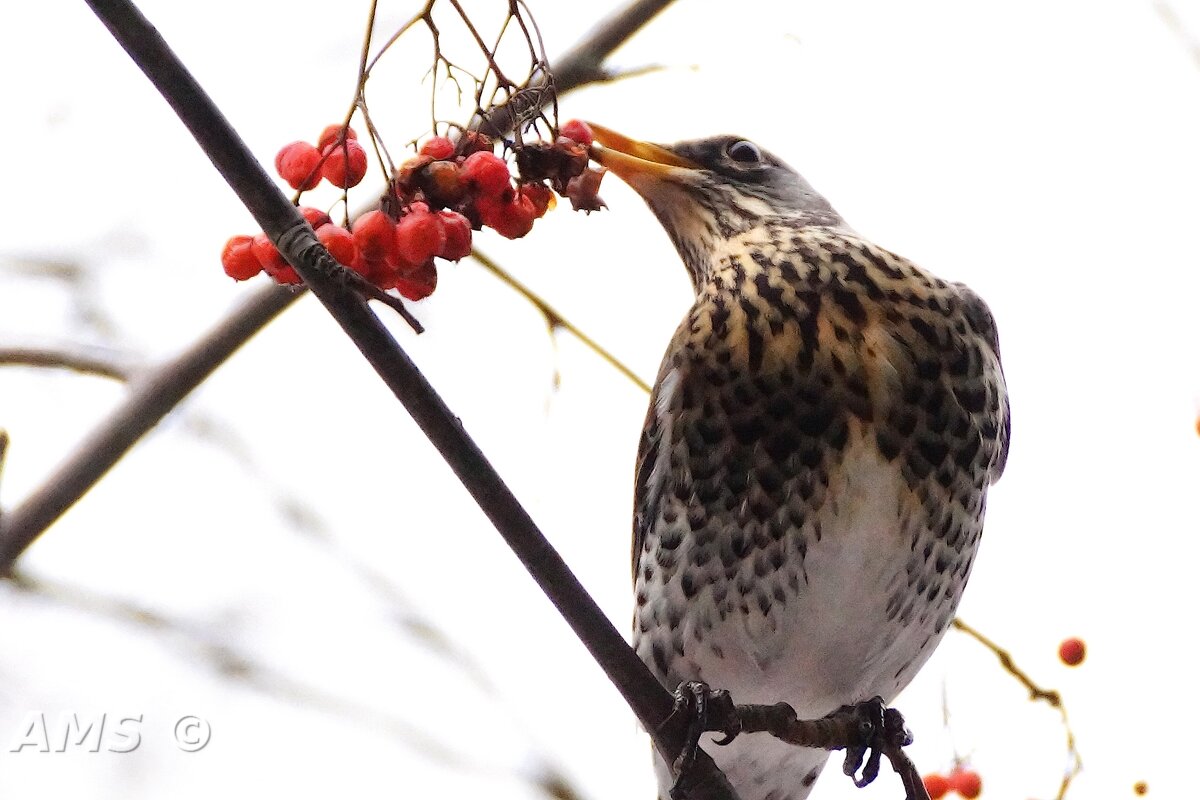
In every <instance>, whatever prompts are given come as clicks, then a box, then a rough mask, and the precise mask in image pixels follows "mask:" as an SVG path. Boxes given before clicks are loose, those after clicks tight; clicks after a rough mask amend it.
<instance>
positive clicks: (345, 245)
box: [317, 222, 358, 267]
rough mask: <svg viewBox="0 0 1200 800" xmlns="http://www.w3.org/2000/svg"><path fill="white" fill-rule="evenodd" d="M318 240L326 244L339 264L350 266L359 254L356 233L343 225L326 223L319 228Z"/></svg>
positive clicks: (326, 247)
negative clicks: (355, 240)
mask: <svg viewBox="0 0 1200 800" xmlns="http://www.w3.org/2000/svg"><path fill="white" fill-rule="evenodd" d="M317 241H319V242H320V243H321V244H323V245H325V249H326V250H328V251H329V254H330V255H331V256H333V257H334V258H336V259H337V262H338V263H339V264H343V265H345V266H347V267H348V266H350V265H352V264H353V263H354V259H355V257H356V256H358V246H357V245H356V244H355V243H354V234H352V233H350V231H348V230H346V229H345V228H343V227H342V226H341V225H334V224H333V223H331V222H330V223H326V224H325V225H322V226H321V227H319V228H317Z"/></svg>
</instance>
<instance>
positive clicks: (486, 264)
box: [471, 248, 650, 393]
mask: <svg viewBox="0 0 1200 800" xmlns="http://www.w3.org/2000/svg"><path fill="white" fill-rule="evenodd" d="M471 257H472V258H473V259H475V260H476V261H478V262H479V263H480V264H481V265H482V266H483V268H484V269H486V270H487V271H488V272H491V273H492V274H493V275H495V276H496V277H497V278H499V279H500V280H501V281H503V282H504V283H505V284H507V285H508V286H510V287H512V289H513V290H514V291H515V292H516V293H517V294H519V295H521V296H522V297H524V298H525V300H526V301H528V302H529V303H530V304H531V305H532V306H533V307H534V308H536V309H537V310H538V311H540V312H541V313H542V316H544V317H545V318H546V323H547V324H548V325H549V326H550V328H551V329H554V328H562V329H563V330H566V331H568V332H570V333H571V334H572V335H574V337H575V338H576V339H578V340H579V341H581V342H583V344H584V345H585V346H586V347H587V348H588V349H589V350H591V351H592V352H594V353H595V354H596V355H598V356H600V358H602V359H604V361H605V362H607V363H608V364H609V365H610V366H611V367H612V368H613V369H615V370H616V371H617V372H619V373H621V374H622V375H624V376H625V377H626V378H628V379H629V380H630V381H631V382H632V383H633V384H634V385H635V386H637V387H638V388H639V389H641V390H642V391H643V392H647V393H649V391H650V385H649V384H647V383H646V382H645V381H644V380H642V379H641V378H639V377H638V375H637V373H636V372H634V371H633V370H631V369H630V368H629V367H627V366H626V365H625V364H624V363H623V362H622V361H621V360H620V359H618V358H617V357H616V356H614V355H613V354H612V353H610V352H608V351H607V350H605V349H604V347H602V346H601V345H600V343H599V342H597V341H596V340H595V339H593V338H592V337H590V336H588V335H587V334H586V333H584V332H583V331H582V330H580V329H579V328H578V327H577V326H576V325H575V324H574V323H573V322H571V321H570V320H568V319H567V318H566V317H564V316H563V315H562V314H560V313H559V312H558V311H557V310H555V309H554V308H553V307H552V306H551V305H550V304H549V303H547V302H546V301H545V300H543V299H542V297H541V296H540V295H539V294H537V293H536V292H534V291H533V290H532V289H530V288H529V287H528V286H526V285H525V284H523V283H521V282H520V281H519V280H517V279H516V278H514V277H513V275H512V273H510V272H508V271H507V270H506V269H504V268H503V267H501V266H500V265H499V264H497V263H496V262H495V261H493V260H492V259H491V258H490V257H488V256H487V255H486V254H485V253H483V252H481V251H480V250H479V248H475V249H473V250H472V251H471Z"/></svg>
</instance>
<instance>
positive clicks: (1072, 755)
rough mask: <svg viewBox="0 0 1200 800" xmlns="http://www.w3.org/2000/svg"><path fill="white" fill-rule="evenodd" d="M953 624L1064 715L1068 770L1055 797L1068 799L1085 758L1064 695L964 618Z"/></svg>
mask: <svg viewBox="0 0 1200 800" xmlns="http://www.w3.org/2000/svg"><path fill="white" fill-rule="evenodd" d="M952 624H953V625H954V627H955V628H956V629H958V630H960V631H962V632H963V633H965V634H967V635H968V636H970V637H971V638H972V639H974V640H975V641H977V642H979V643H980V644H981V645H983V646H984V647H986V648H987V649H988V650H990V651H991V652H992V654H993V655H995V656H996V658H997V659H999V660H1000V666H1001V667H1003V668H1004V671H1005V672H1007V673H1008V674H1009V675H1012V676H1013V677H1014V678H1016V679H1017V680H1018V681H1019V682H1020V683H1021V685H1022V686H1024V687H1025V688H1026V689H1028V690H1029V699H1030V700H1033V701H1038V700H1041V701H1042V702H1045V703H1047V704H1048V705H1050V706H1052V707H1053V708H1056V709H1058V713H1059V714H1060V715H1061V716H1062V724H1063V730H1064V731H1066V737H1067V768H1066V770H1064V772H1063V779H1062V783H1061V784H1060V785H1059V787H1058V794H1057V795H1055V800H1064V798H1065V797H1066V796H1067V789H1068V788H1069V787H1070V786H1071V781H1072V780H1073V779H1074V778H1075V776H1076V775H1078V774H1079V773H1080V772H1082V771H1083V758H1082V757H1081V756H1080V755H1079V750H1078V749H1077V748H1076V746H1075V731H1074V730H1073V729H1072V728H1071V721H1070V719H1068V718H1067V707H1066V705H1065V704H1064V703H1063V701H1062V696H1061V695H1060V694H1059V693H1058V692H1056V691H1055V690H1053V689H1043V688H1042V687H1041V686H1038V685H1037V684H1036V683H1034V681H1033V679H1032V678H1030V677H1029V675H1027V674H1026V673H1025V671H1024V670H1022V669H1021V668H1020V667H1018V666H1017V662H1016V661H1015V660H1014V659H1013V657H1012V654H1011V653H1009V652H1008V651H1007V650H1005V649H1004V648H1003V647H1001V646H1000V645H998V644H996V643H995V642H994V641H992V640H991V639H989V638H988V637H986V636H984V635H983V634H982V633H980V632H979V631H978V630H976V629H975V628H973V627H971V626H970V625H968V624H967V623H965V622H963V621H962V619H960V618H958V617H955V618H954V620H953V622H952Z"/></svg>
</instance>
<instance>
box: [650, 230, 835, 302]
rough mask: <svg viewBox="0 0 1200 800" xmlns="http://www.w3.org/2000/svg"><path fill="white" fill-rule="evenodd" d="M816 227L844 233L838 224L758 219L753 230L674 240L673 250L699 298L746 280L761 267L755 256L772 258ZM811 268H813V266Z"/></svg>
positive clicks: (804, 266) (798, 266)
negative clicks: (749, 271)
mask: <svg viewBox="0 0 1200 800" xmlns="http://www.w3.org/2000/svg"><path fill="white" fill-rule="evenodd" d="M819 228H821V229H828V228H833V229H837V230H844V228H843V227H842V226H840V225H833V226H830V225H824V224H816V225H812V224H807V223H806V222H805V221H804V220H800V219H797V218H795V217H773V218H766V219H762V220H759V222H758V224H757V225H754V226H753V227H748V228H746V229H744V230H741V231H737V232H728V234H729V235H726V236H712V235H711V233H712V231H711V230H709V231H705V232H706V233H709V234H710V235H709V236H708V237H706V238H704V239H701V238H684V237H681V238H679V239H675V247H676V249H677V250H678V252H679V255H680V257H681V258H682V259H683V263H684V265H685V266H686V267H687V270H688V274H689V277H691V279H692V288H693V289H694V290H695V292H696V295H697V296H699V295H702V294H705V293H707V292H712V291H714V290H715V291H722V292H723V291H728V290H729V288H730V287H733V286H737V285H738V284H739V283H741V282H742V281H744V280H745V279H746V269H747V268H749V269H751V270H757V269H759V268H760V266H761V265H756V264H754V263H753V262H754V260H755V258H756V255H757V256H758V257H759V258H767V257H771V258H773V257H774V254H775V253H776V252H777V251H778V250H780V249H781V247H786V246H787V244H788V243H789V242H791V241H792V240H793V239H794V238H795V237H797V236H801V235H803V233H804V232H805V231H809V230H815V229H819ZM672 238H675V237H672ZM806 266H810V265H806V264H805V263H803V262H801V263H799V264H797V265H796V267H797V268H798V269H799V270H800V271H804V270H805V268H806ZM811 266H812V267H813V268H815V267H816V265H815V264H814V265H811ZM801 277H803V276H801Z"/></svg>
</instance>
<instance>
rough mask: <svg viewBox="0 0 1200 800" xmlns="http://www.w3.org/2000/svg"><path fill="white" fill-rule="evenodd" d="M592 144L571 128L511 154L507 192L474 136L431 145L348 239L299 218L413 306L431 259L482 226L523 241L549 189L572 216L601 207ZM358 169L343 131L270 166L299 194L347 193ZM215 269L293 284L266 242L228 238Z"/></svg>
mask: <svg viewBox="0 0 1200 800" xmlns="http://www.w3.org/2000/svg"><path fill="white" fill-rule="evenodd" d="M591 141H592V135H591V131H590V130H589V129H588V128H587V125H586V124H584V123H582V122H574V121H573V122H569V123H567V124H566V125H564V126H563V128H562V131H561V134H560V136H559V137H558V138H557V139H556V140H555V141H554V142H534V143H518V144H517V145H514V152H515V154H516V162H517V167H518V172H519V178H518V179H517V180H516V181H515V183H514V179H513V176H512V173H511V172H510V171H509V168H508V163H507V162H506V161H505V160H504V159H503V158H501V157H499V156H497V155H496V154H495V152H494V147H495V142H494V141H493V140H492V139H491V138H489V137H487V136H484V135H483V134H480V133H477V132H473V131H468V132H464V133H463V134H462V136H460V137H459V139H458V141H457V142H454V141H451V140H450V139H449V138H447V137H444V136H434V137H432V138H430V139H428V140H426V141H425V142H424V143H423V144H422V145H421V147H420V150H419V151H418V153H417V155H416V156H415V157H413V158H411V159H409V160H408V161H406V162H404V163H403V164H402V165H401V166H400V167H399V168H398V169H397V170H396V174H395V176H394V177H393V179H392V181H391V182H390V183H389V185H388V188H387V191H386V192H385V194H384V196H383V198H382V199H381V200H380V204H379V209H378V210H375V211H369V212H367V213H366V214H363V215H362V216H361V217H359V218H358V219H357V220H355V222H354V224H353V226H352V227H351V228H350V229H349V230H347V229H346V228H343V227H341V226H338V225H334V224H333V223H332V222H331V221H330V219H329V216H328V215H327V214H325V213H324V212H322V211H318V210H316V209H311V208H301V209H300V211H301V213H303V214H304V216H305V218H306V219H307V220H308V222H309V224H311V225H312V227H313V229H314V230H315V231H316V234H317V238H318V239H319V240H320V241H321V243H322V244H324V245H325V247H326V248H327V249H328V250H329V252H330V254H332V255H333V257H334V258H336V259H337V260H338V262H339V263H341V264H344V265H345V266H347V267H349V268H350V269H353V270H354V271H356V272H358V273H359V274H361V275H362V276H363V277H365V278H366V279H367V280H368V281H370V282H371V283H373V284H375V285H376V286H378V287H379V288H381V289H385V290H386V289H397V290H399V292H400V294H402V295H403V296H405V297H407V298H408V299H410V300H420V299H421V298H423V297H427V296H429V294H430V293H432V292H433V290H434V288H436V286H437V266H436V264H435V261H434V259H435V258H442V259H445V260H447V261H458V260H460V259H462V258H464V257H466V256H467V255H469V254H470V252H471V235H472V231H473V230H480V229H481V228H482V227H483V226H487V227H489V228H492V229H493V230H495V231H496V232H498V233H499V234H500V235H502V236H505V237H507V238H509V239H518V238H520V237H522V236H525V235H526V234H527V233H529V231H530V230H531V229H532V228H533V223H534V220H536V219H538V218H540V217H541V216H542V215H544V214H545V213H546V211H547V210H548V209H549V208H551V207H552V206H553V203H554V196H553V194H552V192H551V189H553V190H554V191H557V192H558V193H559V194H561V195H563V196H564V197H567V198H569V199H570V200H571V204H572V206H573V207H574V208H576V209H581V210H585V211H592V210H595V209H598V208H601V207H603V202H602V201H601V200H600V199H599V197H598V196H597V195H596V191H597V189H598V187H599V183H600V177H601V175H602V174H603V171H602V170H596V169H590V168H589V167H588V147H589V146H590V145H591ZM366 163H367V159H366V153H365V151H363V149H362V146H361V145H360V144H358V141H357V137H356V136H355V133H354V131H353V130H352V129H350V128H343V127H342V126H331V127H330V128H327V129H326V130H325V132H324V133H323V134H322V135H321V139H320V141H318V143H317V146H315V147H314V146H313V145H309V144H307V143H305V142H293V143H292V144H289V145H288V146H287V147H285V148H283V150H281V151H280V152H279V155H278V156H277V157H276V159H275V167H276V169H277V171H278V172H279V175H280V177H282V178H283V179H284V180H285V181H287V182H288V183H289V184H290V185H291V186H293V187H294V188H296V189H299V190H301V191H305V190H308V189H311V188H313V187H314V186H316V185H317V183H319V182H320V180H321V179H322V178H324V179H326V180H328V181H329V182H330V183H332V184H334V185H335V186H339V187H342V188H347V187H349V186H353V185H355V184H357V183H358V182H359V181H360V180H361V179H362V176H363V175H364V174H365V173H366ZM547 184H549V185H547ZM221 263H222V265H223V266H224V268H225V272H226V274H227V275H229V276H230V277H232V278H234V279H235V280H247V279H249V278H252V277H254V276H255V275H257V274H258V273H259V272H260V271H262V272H266V273H267V274H268V275H270V276H271V277H272V278H274V279H275V280H276V281H278V282H280V283H299V282H300V278H299V276H298V275H297V274H296V271H295V270H294V269H292V268H291V267H290V266H289V265H288V264H287V262H286V261H285V260H284V258H283V256H282V255H280V253H279V251H278V250H276V249H275V246H274V245H273V244H271V242H270V240H269V239H268V238H267V236H266V235H265V234H259V235H258V236H254V237H251V236H234V237H233V238H231V239H230V240H229V241H228V242H226V244H225V250H224V252H223V253H222V254H221Z"/></svg>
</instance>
